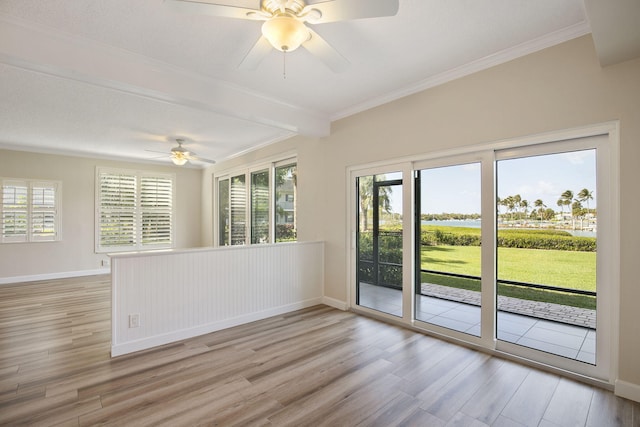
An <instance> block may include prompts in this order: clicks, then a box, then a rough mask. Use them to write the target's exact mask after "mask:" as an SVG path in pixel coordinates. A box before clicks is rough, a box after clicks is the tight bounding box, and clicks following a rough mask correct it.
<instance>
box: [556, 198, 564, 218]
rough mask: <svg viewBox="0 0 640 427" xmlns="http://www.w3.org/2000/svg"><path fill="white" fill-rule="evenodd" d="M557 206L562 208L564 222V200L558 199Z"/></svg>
mask: <svg viewBox="0 0 640 427" xmlns="http://www.w3.org/2000/svg"><path fill="white" fill-rule="evenodd" d="M556 205H558V206H560V217H561V218H562V221H564V199H562V198H560V199H558V201H557V202H556Z"/></svg>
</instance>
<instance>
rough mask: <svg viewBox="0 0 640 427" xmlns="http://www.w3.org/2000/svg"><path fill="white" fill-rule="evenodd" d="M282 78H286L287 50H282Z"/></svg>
mask: <svg viewBox="0 0 640 427" xmlns="http://www.w3.org/2000/svg"><path fill="white" fill-rule="evenodd" d="M282 79H283V80H286V79H287V51H286V50H283V51H282Z"/></svg>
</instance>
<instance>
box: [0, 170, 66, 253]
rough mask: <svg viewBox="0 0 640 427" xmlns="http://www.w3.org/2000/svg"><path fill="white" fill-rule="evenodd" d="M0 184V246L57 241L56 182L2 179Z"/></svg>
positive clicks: (57, 204)
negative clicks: (0, 238) (0, 186)
mask: <svg viewBox="0 0 640 427" xmlns="http://www.w3.org/2000/svg"><path fill="white" fill-rule="evenodd" d="M0 182H1V183H2V204H1V205H0V211H1V212H2V240H1V241H2V243H12V242H13V243H17V242H52V241H57V240H60V232H59V228H60V212H59V211H60V209H59V198H60V192H61V184H60V183H59V182H52V181H34V180H18V179H5V178H2V179H0Z"/></svg>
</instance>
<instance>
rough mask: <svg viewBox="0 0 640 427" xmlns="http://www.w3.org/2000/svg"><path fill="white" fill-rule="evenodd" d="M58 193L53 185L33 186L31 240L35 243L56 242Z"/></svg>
mask: <svg viewBox="0 0 640 427" xmlns="http://www.w3.org/2000/svg"><path fill="white" fill-rule="evenodd" d="M56 191H57V186H56V184H53V183H33V184H32V185H31V238H32V240H34V241H40V242H42V241H53V240H56V237H57V224H56V217H57V211H56V210H57V207H56Z"/></svg>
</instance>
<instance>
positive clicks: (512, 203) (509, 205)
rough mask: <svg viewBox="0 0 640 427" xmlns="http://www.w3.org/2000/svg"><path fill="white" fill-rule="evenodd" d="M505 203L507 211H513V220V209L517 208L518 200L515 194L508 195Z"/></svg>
mask: <svg viewBox="0 0 640 427" xmlns="http://www.w3.org/2000/svg"><path fill="white" fill-rule="evenodd" d="M503 202H504V205H505V206H506V207H507V213H509V212H511V220H513V211H514V210H515V208H516V200H515V198H514V197H513V196H507V197H506V198H505V199H504V200H503Z"/></svg>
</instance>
